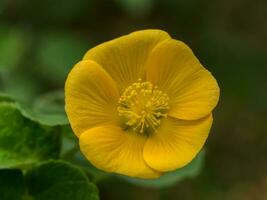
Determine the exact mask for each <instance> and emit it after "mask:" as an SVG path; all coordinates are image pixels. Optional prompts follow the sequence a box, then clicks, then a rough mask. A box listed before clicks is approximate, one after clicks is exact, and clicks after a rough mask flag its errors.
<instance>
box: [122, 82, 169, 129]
mask: <svg viewBox="0 0 267 200" xmlns="http://www.w3.org/2000/svg"><path fill="white" fill-rule="evenodd" d="M168 103H169V97H168V95H167V94H165V93H163V92H162V91H160V90H159V89H158V88H157V86H153V85H152V83H150V82H148V81H146V82H142V80H141V79H139V80H138V81H137V82H136V83H133V84H132V85H130V86H129V87H128V88H126V89H125V91H124V92H123V94H122V96H121V97H120V99H119V102H118V104H119V106H118V112H119V116H121V117H123V118H124V119H125V120H126V126H128V127H131V128H132V129H133V130H134V131H136V132H138V133H141V134H143V133H145V132H146V130H148V129H149V128H152V129H153V130H154V131H156V127H157V126H158V125H159V124H160V119H161V118H162V117H166V116H167V114H166V113H167V111H168V109H169V105H168Z"/></svg>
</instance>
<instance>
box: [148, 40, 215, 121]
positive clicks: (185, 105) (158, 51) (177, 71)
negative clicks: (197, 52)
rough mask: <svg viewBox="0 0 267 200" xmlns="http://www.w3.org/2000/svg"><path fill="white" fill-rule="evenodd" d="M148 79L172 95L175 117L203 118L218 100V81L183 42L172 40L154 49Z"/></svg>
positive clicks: (173, 114)
mask: <svg viewBox="0 0 267 200" xmlns="http://www.w3.org/2000/svg"><path fill="white" fill-rule="evenodd" d="M147 79H148V80H149V81H150V82H152V83H153V84H155V85H157V86H158V88H159V89H161V90H162V91H164V92H165V93H167V94H168V95H169V97H170V113H169V115H170V116H172V117H176V118H179V119H186V120H195V119H200V118H202V117H204V116H206V115H208V114H209V113H210V112H211V111H212V109H213V108H214V107H215V106H216V105H217V103H218V99H219V87H218V84H217V82H216V80H215V79H214V78H213V76H212V75H211V73H210V72H208V71H207V70H206V69H205V68H204V67H203V66H202V65H201V63H200V62H199V61H198V59H197V58H196V57H195V56H194V54H193V52H192V51H191V50H190V48H189V47H188V46H186V45H185V44H184V43H182V42H180V41H177V40H173V39H169V40H166V41H164V42H162V43H161V44H159V45H158V46H157V47H156V48H154V50H153V51H152V53H151V56H150V57H149V59H148V62H147Z"/></svg>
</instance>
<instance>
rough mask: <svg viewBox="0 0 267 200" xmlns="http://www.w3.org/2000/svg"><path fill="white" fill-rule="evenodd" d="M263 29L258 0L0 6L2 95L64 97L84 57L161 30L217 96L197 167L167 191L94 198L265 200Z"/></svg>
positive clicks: (266, 68) (120, 190) (106, 190)
mask: <svg viewBox="0 0 267 200" xmlns="http://www.w3.org/2000/svg"><path fill="white" fill-rule="evenodd" d="M266 21H267V1H265V0H254V1H251V0H235V1H233V0H214V1H208V0H202V1H196V0H164V1H160V0H102V1H100V0H44V1H37V0H0V91H2V92H6V93H8V94H11V95H12V96H14V97H16V98H17V99H20V100H21V101H25V102H31V101H32V100H33V99H34V98H36V97H38V96H39V95H42V94H43V93H45V92H48V91H57V90H62V88H63V86H64V81H65V79H66V75H67V73H68V71H69V70H70V69H71V67H72V66H73V64H75V63H76V62H77V61H79V60H80V59H81V58H82V56H83V54H84V53H85V52H86V50H88V49H89V48H91V47H93V46H95V45H97V44H99V43H101V42H104V41H107V40H110V39H112V38H115V37H118V36H121V35H124V34H127V33H130V32H132V31H134V30H140V29H148V28H157V29H162V30H165V31H167V32H168V33H169V34H170V35H171V36H172V37H173V38H176V39H179V40H182V41H184V42H185V43H187V44H188V45H189V46H190V47H191V48H192V49H193V51H194V53H195V54H196V55H197V57H198V58H199V59H200V61H201V62H202V63H203V65H204V66H205V67H206V68H207V69H208V70H210V71H211V72H212V73H213V75H214V76H215V77H216V79H217V81H218V83H219V86H220V88H221V98H220V102H219V105H218V107H217V108H216V110H215V113H214V119H215V120H214V125H213V128H212V131H211V134H210V137H209V138H208V141H207V144H206V158H205V164H204V167H203V169H202V171H201V173H200V174H199V175H198V176H197V177H195V178H187V179H185V180H183V181H181V182H179V183H177V184H176V185H175V186H172V187H170V188H164V189H149V188H145V187H141V186H136V185H133V184H130V183H126V182H124V181H123V180H121V179H116V178H112V179H109V180H106V181H101V182H99V183H98V186H99V190H100V196H101V199H103V200H106V199H107V200H109V199H111V200H113V199H114V200H115V199H116V200H120V199H123V200H125V199H129V200H131V199H134V200H136V199H146V200H150V199H151V200H160V199H166V200H177V199H183V200H214V199H216V200H266V199H267V123H266V120H267V26H266Z"/></svg>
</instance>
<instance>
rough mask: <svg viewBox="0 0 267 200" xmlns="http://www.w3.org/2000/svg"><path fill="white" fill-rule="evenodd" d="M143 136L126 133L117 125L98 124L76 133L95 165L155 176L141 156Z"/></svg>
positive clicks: (143, 176) (136, 175) (156, 173)
mask: <svg viewBox="0 0 267 200" xmlns="http://www.w3.org/2000/svg"><path fill="white" fill-rule="evenodd" d="M145 142H146V138H145V137H143V136H141V135H138V134H135V133H126V132H123V131H122V129H121V128H120V127H118V126H114V125H108V126H100V127H95V128H92V129H89V130H88V131H85V132H84V133H82V135H81V136H80V148H81V151H82V152H83V154H84V155H85V156H86V158H87V159H88V160H89V161H91V163H92V164H93V165H95V166H96V167H97V168H99V169H102V170H104V171H107V172H115V173H119V174H123V175H127V176H131V177H138V178H157V177H159V176H160V173H159V172H156V171H154V170H153V169H151V168H150V167H149V166H148V165H147V164H146V163H145V161H144V159H143V147H144V144H145Z"/></svg>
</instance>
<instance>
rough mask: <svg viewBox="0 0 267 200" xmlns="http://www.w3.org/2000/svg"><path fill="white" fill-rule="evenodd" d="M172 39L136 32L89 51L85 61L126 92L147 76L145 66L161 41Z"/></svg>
mask: <svg viewBox="0 0 267 200" xmlns="http://www.w3.org/2000/svg"><path fill="white" fill-rule="evenodd" d="M168 38H170V36H169V35H168V33H166V32H164V31H161V30H144V31H136V32H133V33H131V34H129V35H126V36H122V37H120V38H118V39H114V40H111V41H109V42H105V43H103V44H101V45H98V46H97V47H95V48H93V49H91V50H89V51H88V52H87V53H86V54H85V56H84V60H87V59H90V60H94V61H95V62H97V63H98V64H100V65H101V66H102V67H103V68H104V69H105V70H106V71H107V72H108V73H109V74H110V76H111V77H112V78H113V79H114V80H115V81H116V82H117V83H118V86H119V88H120V90H124V89H125V88H126V87H128V86H129V85H130V84H132V83H133V82H136V81H137V80H138V79H139V78H143V77H144V74H145V63H146V61H147V58H148V56H149V54H150V53H151V50H152V49H153V48H154V47H155V46H156V45H157V44H158V43H159V42H161V41H163V40H165V39H168Z"/></svg>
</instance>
